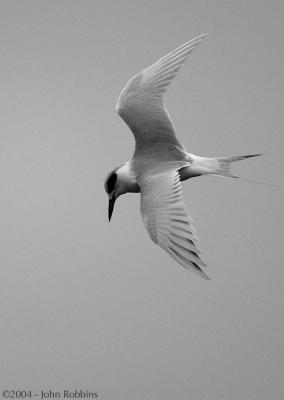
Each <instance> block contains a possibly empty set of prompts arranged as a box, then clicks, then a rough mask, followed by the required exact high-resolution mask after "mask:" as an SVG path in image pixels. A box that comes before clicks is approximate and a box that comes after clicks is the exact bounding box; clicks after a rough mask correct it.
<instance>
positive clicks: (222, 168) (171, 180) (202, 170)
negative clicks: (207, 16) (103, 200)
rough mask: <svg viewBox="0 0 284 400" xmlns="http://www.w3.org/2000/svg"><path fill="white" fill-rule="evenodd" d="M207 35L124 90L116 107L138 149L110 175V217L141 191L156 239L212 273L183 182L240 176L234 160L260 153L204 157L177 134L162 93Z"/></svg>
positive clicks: (182, 260) (186, 262) (184, 262)
mask: <svg viewBox="0 0 284 400" xmlns="http://www.w3.org/2000/svg"><path fill="white" fill-rule="evenodd" d="M206 36H207V34H203V35H200V36H198V37H196V38H194V39H192V40H190V41H189V42H186V43H184V44H183V45H181V46H180V47H178V48H177V49H175V50H174V51H172V52H171V53H169V54H167V55H165V56H164V57H162V58H160V59H159V60H158V61H156V62H155V63H154V64H153V65H151V66H149V67H147V68H145V69H144V70H142V72H140V73H138V74H137V75H134V76H133V77H132V78H131V79H130V80H129V81H128V82H127V84H126V86H125V87H124V89H123V90H122V92H121V94H120V96H119V98H118V100H117V103H116V111H117V113H118V114H119V115H120V117H121V118H122V119H123V120H124V121H125V122H126V124H127V125H128V127H129V128H130V129H131V131H132V133H133V135H134V138H135V151H134V154H133V157H132V159H131V160H130V161H127V162H126V163H124V164H122V165H120V166H119V167H117V168H115V169H113V170H112V171H111V172H110V173H109V174H108V175H107V177H106V179H105V190H106V192H107V194H108V196H109V206H108V217H109V221H110V219H111V216H112V213H113V208H114V204H115V201H116V199H117V198H118V197H119V196H121V195H122V194H124V193H139V192H140V193H141V203H140V210H141V214H142V219H143V222H144V224H145V227H146V229H147V231H148V233H149V235H150V237H151V239H152V240H153V241H154V242H155V243H156V244H158V245H159V246H160V247H161V248H163V249H164V250H165V251H166V252H167V253H168V254H169V255H170V256H171V257H173V258H174V259H175V261H177V263H179V264H180V265H181V266H183V267H184V268H186V269H188V270H191V271H193V272H196V273H197V274H198V275H200V276H201V277H203V278H206V279H210V278H209V277H208V276H207V275H206V274H205V272H204V271H203V269H202V268H203V267H206V264H205V262H204V261H203V260H202V259H201V256H200V254H201V252H200V248H199V246H198V241H199V240H198V238H197V236H196V233H195V229H194V228H193V225H192V219H191V217H190V214H189V212H188V211H187V209H186V207H185V204H184V203H183V197H182V185H181V182H182V181H184V180H186V179H190V178H193V177H196V176H201V175H209V174H214V175H220V176H226V177H231V178H238V176H236V175H233V174H232V172H231V164H232V163H234V162H236V161H240V160H244V159H246V158H249V157H255V156H259V155H260V154H250V155H244V156H236V157H201V156H197V155H194V154H191V153H188V152H187V151H186V149H185V147H184V146H183V144H182V143H181V142H180V141H179V139H178V138H177V135H176V130H175V128H174V125H173V122H172V119H171V117H170V115H169V114H168V112H167V109H166V107H165V104H164V101H163V96H164V94H165V92H166V90H167V87H168V86H169V84H170V82H171V81H172V80H173V78H174V77H175V75H176V73H177V72H178V70H179V69H180V68H181V67H182V66H183V65H184V63H185V61H186V59H187V57H188V56H189V55H190V54H191V53H192V51H193V50H194V49H195V48H196V47H197V46H198V45H199V43H200V42H201V41H202V40H203V39H204V38H205V37H206Z"/></svg>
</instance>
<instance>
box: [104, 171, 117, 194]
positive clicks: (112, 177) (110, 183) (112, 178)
mask: <svg viewBox="0 0 284 400" xmlns="http://www.w3.org/2000/svg"><path fill="white" fill-rule="evenodd" d="M116 181H117V174H116V172H115V171H111V172H110V173H109V174H108V176H107V177H106V180H105V190H106V192H107V194H110V193H112V192H113V191H114V187H115V184H116Z"/></svg>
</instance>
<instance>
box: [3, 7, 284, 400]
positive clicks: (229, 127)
mask: <svg viewBox="0 0 284 400" xmlns="http://www.w3.org/2000/svg"><path fill="white" fill-rule="evenodd" d="M283 24H284V6H283V1H282V0H281V1H269V2H268V1H228V0H224V1H223V0H220V1H209V0H207V1H202V0H198V1H197V0H196V1H179V0H176V1H165V0H163V1H162V0H158V1H154V2H153V1H143V0H140V1H137V0H132V1H121V0H116V1H67V0H66V1H26V0H21V1H14V0H10V1H3V0H2V1H1V2H0V50H1V67H0V71H1V73H0V79H1V91H0V108H1V118H0V132H1V133H0V139H1V146H0V149H1V150H0V152H1V157H0V171H1V173H0V180H1V196H0V214H1V241H0V263H1V269H0V298H1V312H0V317H1V321H0V323H1V349H0V354H1V366H0V388H1V389H6V388H8V389H12V388H27V389H29V388H30V389H32V390H33V391H37V390H41V389H53V390H58V391H59V390H62V389H64V388H65V389H72V388H77V389H80V388H83V389H88V390H89V391H97V392H98V393H100V395H101V397H102V398H104V399H106V400H114V399H115V400H131V399H138V400H142V399H143V400H144V399H147V400H157V399H164V400H170V399H179V400H186V399H194V400H221V399H224V400H227V399H229V400H240V399H244V400H267V399H271V400H280V399H283V393H284V385H283V367H284V365H283V311H282V310H283V252H282V248H283V244H281V240H280V239H281V234H282V238H283V230H282V226H283V218H282V221H281V213H280V201H281V199H283V196H282V193H283V190H282V188H283V186H282V182H283V106H284V104H283V30H284V29H283V26H284V25H283ZM203 32H208V34H209V36H208V38H207V39H206V40H205V41H204V42H202V44H201V46H200V47H199V48H198V49H197V50H196V51H195V52H194V53H193V54H192V55H191V57H190V60H189V62H188V63H187V64H186V66H185V68H183V69H182V71H180V73H179V75H178V77H177V78H176V80H175V81H174V82H173V84H172V85H171V87H170V89H169V91H168V93H167V98H166V102H167V107H168V109H169V111H170V113H171V115H172V117H173V119H174V122H175V125H176V128H177V130H178V134H179V137H180V139H181V140H182V142H183V143H184V144H185V146H186V147H187V149H188V151H190V152H193V153H196V154H199V155H212V156H214V155H216V156H223V155H239V154H249V153H254V152H256V153H258V152H260V153H264V156H263V157H262V158H257V159H252V160H247V161H244V162H242V163H240V164H239V165H238V166H237V165H236V167H237V168H236V169H235V171H236V172H237V173H239V174H240V175H242V176H244V177H247V178H251V179H257V180H261V181H264V182H268V183H273V184H277V185H279V187H278V188H275V187H269V186H264V185H257V184H252V183H248V182H245V181H243V182H242V181H236V180H228V179H222V178H213V177H211V178H209V177H208V178H205V177H203V178H200V179H195V180H192V181H187V182H185V183H184V185H183V187H184V198H185V203H186V204H187V206H188V208H189V209H190V210H191V213H192V216H193V218H194V221H195V227H196V228H197V233H198V236H199V238H200V241H201V243H200V244H201V248H202V250H203V256H204V259H205V260H206V261H207V263H208V265H209V267H208V270H207V272H208V274H209V275H210V276H211V278H212V281H210V282H207V281H205V280H202V279H200V278H199V277H197V276H195V275H194V274H192V273H190V272H189V271H186V270H185V269H183V268H181V267H179V266H178V265H176V264H175V262H174V261H173V260H172V259H171V258H169V257H168V255H167V254H166V253H165V252H163V251H162V250H161V249H160V248H159V247H157V246H155V245H154V244H153V243H152V242H151V240H150V239H149V237H148V234H147V232H146V230H145V228H144V226H143V224H142V220H141V217H140V213H139V196H138V195H133V194H132V195H127V196H123V197H122V198H120V199H119V200H118V202H117V204H116V209H115V212H114V215H113V220H112V223H111V224H109V223H108V220H107V196H106V194H105V192H104V188H103V181H104V178H105V175H106V173H108V172H109V171H110V170H111V169H112V168H113V167H115V166H117V165H119V164H120V163H122V162H124V161H126V160H128V159H130V158H131V156H132V152H133V146H134V140H133V137H132V135H131V133H130V131H129V129H128V127H127V126H126V125H125V124H124V123H123V121H122V120H121V119H120V118H119V117H118V116H117V115H116V113H115V109H114V106H115V102H116V99H117V97H118V95H119V93H120V91H121V89H122V88H123V86H124V84H125V83H126V81H127V80H128V79H129V78H130V77H131V76H132V75H134V74H135V73H137V72H139V71H140V70H141V69H142V68H144V67H146V66H148V65H150V64H151V63H153V62H154V61H156V59H158V58H159V57H161V56H163V55H164V54H166V53H167V52H169V51H171V50H173V49H174V48H175V47H177V46H178V45H180V44H182V43H183V42H185V41H187V40H190V39H192V38H193V37H195V36H197V35H199V34H201V33H203ZM281 147H282V149H281ZM282 216H283V214H282ZM281 252H282V257H281ZM281 292H282V293H281Z"/></svg>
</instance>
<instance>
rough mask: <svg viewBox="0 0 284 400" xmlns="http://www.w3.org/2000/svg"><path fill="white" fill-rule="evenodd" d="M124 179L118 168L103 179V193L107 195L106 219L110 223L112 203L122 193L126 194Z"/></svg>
mask: <svg viewBox="0 0 284 400" xmlns="http://www.w3.org/2000/svg"><path fill="white" fill-rule="evenodd" d="M126 183H127V182H126V177H125V176H124V174H123V173H122V171H120V167H118V168H116V169H114V170H112V171H111V172H110V173H109V174H108V175H107V176H106V179H105V191H106V192H107V194H108V198H109V202H108V219H109V221H110V219H111V216H112V213H113V209H114V203H115V201H116V199H117V198H118V197H119V196H120V195H121V194H123V193H126V192H127V185H126Z"/></svg>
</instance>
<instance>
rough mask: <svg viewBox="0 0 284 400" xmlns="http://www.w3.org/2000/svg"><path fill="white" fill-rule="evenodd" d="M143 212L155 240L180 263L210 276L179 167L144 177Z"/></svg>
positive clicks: (201, 274) (147, 226) (142, 192)
mask: <svg viewBox="0 0 284 400" xmlns="http://www.w3.org/2000/svg"><path fill="white" fill-rule="evenodd" d="M139 184H140V188H141V214H142V218H143V221H144V224H145V226H146V229H147V231H148V233H149V235H150V237H151V239H152V240H153V241H154V242H155V243H157V244H158V245H159V246H161V247H162V248H163V249H164V250H166V252H168V253H169V254H170V255H171V256H172V257H173V258H174V259H175V260H176V261H177V262H178V263H179V264H180V265H182V266H183V267H184V268H186V269H190V270H191V271H193V272H196V273H198V274H199V275H200V276H202V277H203V278H206V279H210V278H209V277H208V276H207V275H206V274H205V273H204V272H203V271H202V267H206V264H205V263H204V261H202V259H201V258H200V249H199V247H198V244H197V242H198V238H197V237H196V235H195V230H194V228H193V226H192V219H191V218H190V215H189V213H188V211H187V210H186V207H185V205H184V203H183V199H182V187H181V182H180V176H179V172H178V171H177V170H176V169H171V170H166V171H163V172H158V173H156V174H153V175H144V176H141V177H140V181H139Z"/></svg>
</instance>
